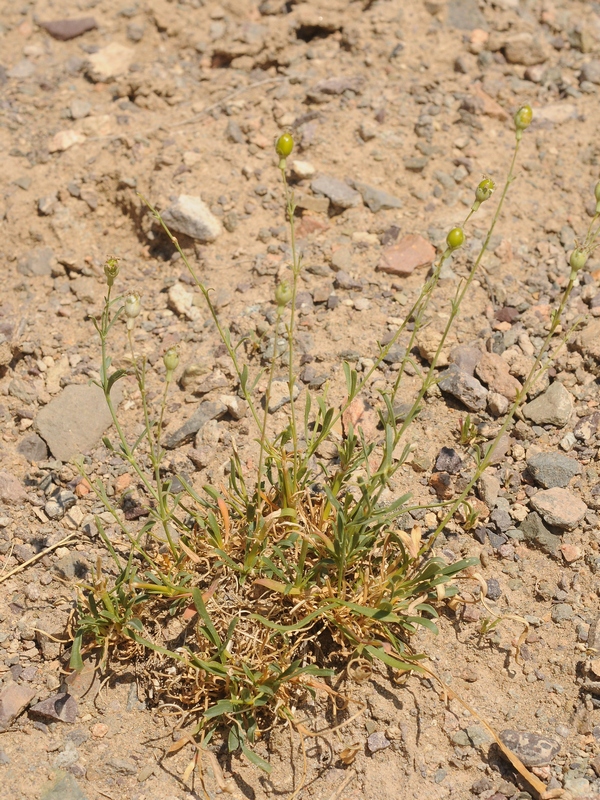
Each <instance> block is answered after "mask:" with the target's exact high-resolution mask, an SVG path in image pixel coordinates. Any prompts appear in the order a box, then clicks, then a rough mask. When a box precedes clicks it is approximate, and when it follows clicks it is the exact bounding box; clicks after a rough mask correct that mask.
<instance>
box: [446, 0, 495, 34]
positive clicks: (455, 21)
mask: <svg viewBox="0 0 600 800" xmlns="http://www.w3.org/2000/svg"><path fill="white" fill-rule="evenodd" d="M448 25H450V27H452V28H458V29H459V30H462V31H472V30H473V28H483V29H484V30H487V23H486V21H485V17H484V16H483V14H482V13H481V11H480V10H479V3H478V2H477V0H450V2H449V3H448Z"/></svg>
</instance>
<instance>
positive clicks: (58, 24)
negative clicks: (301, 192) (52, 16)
mask: <svg viewBox="0 0 600 800" xmlns="http://www.w3.org/2000/svg"><path fill="white" fill-rule="evenodd" d="M39 25H40V28H43V29H44V30H45V31H48V33H49V34H50V36H52V37H53V38H54V39H58V40H59V41H61V42H67V41H68V40H69V39H75V38H76V37H77V36H81V35H82V34H84V33H87V31H93V30H94V28H97V27H98V26H97V24H96V20H95V19H94V17H80V18H79V19H57V20H52V21H50V22H40V23H39Z"/></svg>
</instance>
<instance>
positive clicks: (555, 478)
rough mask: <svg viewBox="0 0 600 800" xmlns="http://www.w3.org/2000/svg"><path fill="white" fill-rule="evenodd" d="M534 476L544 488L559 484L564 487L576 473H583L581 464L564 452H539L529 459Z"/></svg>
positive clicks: (528, 465) (530, 469) (528, 462)
mask: <svg viewBox="0 0 600 800" xmlns="http://www.w3.org/2000/svg"><path fill="white" fill-rule="evenodd" d="M527 467H528V469H529V472H530V473H531V476H532V478H533V479H534V481H535V482H536V483H538V484H539V485H540V486H543V487H544V489H553V488H554V487H556V486H558V487H560V488H562V489H564V488H565V487H566V486H568V485H569V481H570V480H571V478H573V477H574V476H575V475H580V474H581V465H580V464H579V462H578V461H575V459H574V458H569V457H568V456H565V455H563V454H562V453H538V454H537V455H535V456H531V458H528V459H527Z"/></svg>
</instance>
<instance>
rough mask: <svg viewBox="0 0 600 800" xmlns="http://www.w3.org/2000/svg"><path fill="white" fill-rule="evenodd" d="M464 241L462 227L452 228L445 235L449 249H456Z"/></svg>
mask: <svg viewBox="0 0 600 800" xmlns="http://www.w3.org/2000/svg"><path fill="white" fill-rule="evenodd" d="M464 241H465V233H464V231H463V229H462V228H452V230H451V231H450V233H449V234H448V236H446V244H447V245H448V247H449V248H450V250H456V249H457V248H459V247H462V245H463V244H464Z"/></svg>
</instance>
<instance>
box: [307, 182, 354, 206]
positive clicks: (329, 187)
mask: <svg viewBox="0 0 600 800" xmlns="http://www.w3.org/2000/svg"><path fill="white" fill-rule="evenodd" d="M310 188H311V189H312V190H313V192H316V193H317V194H323V195H325V197H328V198H329V199H330V201H331V203H332V205H334V206H337V207H338V208H355V207H356V206H359V205H360V204H361V200H362V198H361V196H360V194H359V193H358V192H357V191H356V190H355V189H353V188H352V187H351V186H349V185H348V184H347V183H346V182H345V181H340V180H338V179H337V178H332V177H330V176H329V175H319V176H318V177H317V178H315V179H314V180H313V181H312V183H311V184H310Z"/></svg>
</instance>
